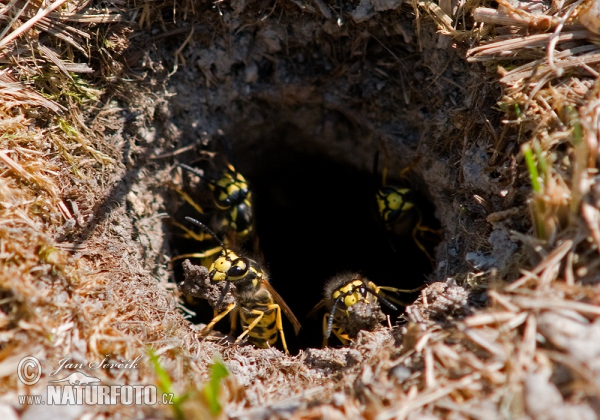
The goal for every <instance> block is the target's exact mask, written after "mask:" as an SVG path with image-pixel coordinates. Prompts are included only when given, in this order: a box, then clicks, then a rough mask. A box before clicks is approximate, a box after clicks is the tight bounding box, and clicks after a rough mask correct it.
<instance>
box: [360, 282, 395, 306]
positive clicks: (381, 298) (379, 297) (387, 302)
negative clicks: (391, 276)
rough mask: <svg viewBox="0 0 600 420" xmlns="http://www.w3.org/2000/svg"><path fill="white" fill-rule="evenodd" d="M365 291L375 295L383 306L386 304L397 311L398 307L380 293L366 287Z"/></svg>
mask: <svg viewBox="0 0 600 420" xmlns="http://www.w3.org/2000/svg"><path fill="white" fill-rule="evenodd" d="M367 292H369V293H371V294H373V295H374V296H377V298H378V299H379V300H380V301H382V302H383V303H384V304H385V306H387V307H388V308H390V309H391V310H393V311H397V310H398V308H397V307H396V305H394V304H392V302H390V301H389V300H387V299H386V298H384V297H383V296H381V295H380V294H378V293H377V292H376V291H375V290H373V289H369V288H368V287H367Z"/></svg>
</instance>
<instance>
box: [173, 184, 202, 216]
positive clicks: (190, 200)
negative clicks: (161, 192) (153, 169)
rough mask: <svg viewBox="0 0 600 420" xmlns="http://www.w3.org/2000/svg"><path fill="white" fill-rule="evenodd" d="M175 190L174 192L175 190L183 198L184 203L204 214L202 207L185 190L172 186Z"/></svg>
mask: <svg viewBox="0 0 600 420" xmlns="http://www.w3.org/2000/svg"><path fill="white" fill-rule="evenodd" d="M173 189H174V190H175V192H177V194H179V195H180V196H181V198H183V199H184V200H185V202H186V203H188V204H189V205H190V206H192V207H193V208H194V209H195V210H196V211H197V212H198V213H200V214H204V209H203V208H202V207H201V206H200V204H198V203H196V202H195V201H194V200H193V199H192V197H190V196H189V195H188V194H187V193H186V192H184V191H183V190H180V189H179V188H175V187H174V188H173Z"/></svg>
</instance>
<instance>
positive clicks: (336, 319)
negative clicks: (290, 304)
mask: <svg viewBox="0 0 600 420" xmlns="http://www.w3.org/2000/svg"><path fill="white" fill-rule="evenodd" d="M417 290H420V288H418V289H414V290H402V289H397V288H395V287H387V286H377V285H376V284H375V283H373V282H372V281H371V280H369V279H367V278H365V277H364V276H362V275H361V274H358V273H342V274H338V275H337V276H334V277H333V278H332V279H330V280H329V281H328V282H327V284H326V285H325V289H324V298H323V299H322V300H321V301H320V302H319V303H318V304H317V305H316V306H315V307H314V308H313V309H312V311H311V314H314V313H316V312H317V311H319V310H320V309H322V308H326V309H327V310H328V312H327V313H326V314H325V315H324V316H323V347H326V346H327V345H328V342H329V337H330V336H331V333H333V334H334V335H335V336H336V337H337V338H338V339H339V340H340V342H341V343H342V344H343V345H348V344H349V343H350V342H351V341H352V339H353V338H355V337H356V335H357V334H358V332H359V331H360V330H367V331H372V330H373V329H375V327H376V326H377V325H378V324H379V323H380V322H382V321H384V320H385V319H386V317H385V315H384V313H383V312H382V311H381V306H380V305H379V302H381V303H383V304H384V305H385V306H387V307H388V308H390V309H391V310H394V311H397V310H398V308H397V306H396V305H394V304H393V303H392V302H391V301H393V302H394V303H396V304H398V305H401V306H404V304H403V303H402V302H400V301H399V300H397V299H394V298H392V297H389V296H387V295H386V294H385V293H384V291H389V292H394V293H398V292H405V293H410V292H415V291H417Z"/></svg>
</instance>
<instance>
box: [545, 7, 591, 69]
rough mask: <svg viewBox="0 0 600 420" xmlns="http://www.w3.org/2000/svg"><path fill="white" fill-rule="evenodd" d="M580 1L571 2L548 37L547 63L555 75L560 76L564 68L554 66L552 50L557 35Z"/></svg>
mask: <svg viewBox="0 0 600 420" xmlns="http://www.w3.org/2000/svg"><path fill="white" fill-rule="evenodd" d="M582 1H583V0H579V1H576V2H575V3H573V4H572V5H571V7H570V8H569V10H568V11H567V13H565V15H564V16H563V17H562V18H561V19H560V21H559V23H558V25H557V26H556V29H555V30H554V33H553V34H552V37H551V38H550V42H549V43H548V48H547V51H548V64H549V65H550V68H551V69H552V70H553V71H554V73H555V74H556V77H561V76H562V74H563V72H564V70H563V69H561V68H558V67H557V66H556V63H555V62H554V50H555V48H556V44H557V43H558V37H559V35H560V32H561V31H562V28H563V26H564V24H565V22H566V21H567V20H568V19H569V17H571V14H572V13H573V11H574V10H575V8H576V7H577V6H579V5H580V4H581V2H582Z"/></svg>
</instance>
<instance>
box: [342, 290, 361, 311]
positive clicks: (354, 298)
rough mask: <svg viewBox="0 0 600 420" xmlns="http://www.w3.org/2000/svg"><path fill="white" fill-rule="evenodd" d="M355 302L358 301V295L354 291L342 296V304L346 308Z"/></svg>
mask: <svg viewBox="0 0 600 420" xmlns="http://www.w3.org/2000/svg"><path fill="white" fill-rule="evenodd" d="M356 302H358V297H357V296H356V293H352V294H351V295H348V296H346V297H345V298H344V305H346V307H347V308H349V307H350V306H352V305H354V304H355V303H356Z"/></svg>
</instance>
